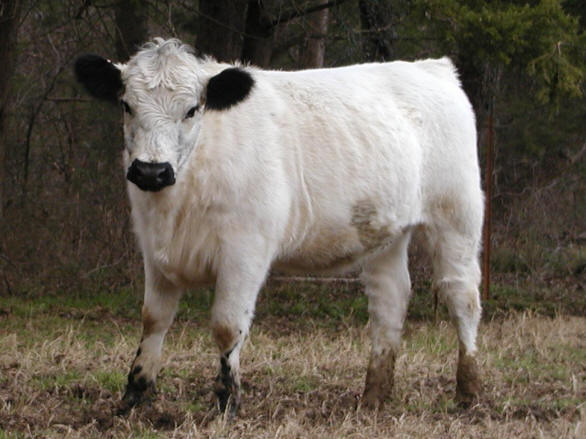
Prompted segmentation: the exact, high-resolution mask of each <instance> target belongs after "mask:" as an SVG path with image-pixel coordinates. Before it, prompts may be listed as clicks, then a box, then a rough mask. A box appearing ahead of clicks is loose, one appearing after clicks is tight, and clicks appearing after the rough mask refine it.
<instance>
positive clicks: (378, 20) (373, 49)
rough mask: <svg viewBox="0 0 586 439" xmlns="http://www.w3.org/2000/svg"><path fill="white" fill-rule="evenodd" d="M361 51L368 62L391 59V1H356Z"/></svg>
mask: <svg viewBox="0 0 586 439" xmlns="http://www.w3.org/2000/svg"><path fill="white" fill-rule="evenodd" d="M358 7H359V9H360V26H361V28H362V29H361V30H362V50H363V52H364V55H365V57H366V59H367V60H369V61H389V60H391V59H392V58H393V46H392V27H391V26H392V22H391V7H392V5H391V0H358Z"/></svg>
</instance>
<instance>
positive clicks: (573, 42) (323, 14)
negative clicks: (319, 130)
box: [0, 0, 586, 313]
mask: <svg viewBox="0 0 586 439" xmlns="http://www.w3.org/2000/svg"><path fill="white" fill-rule="evenodd" d="M585 21H586V2H584V1H583V0H565V1H564V0H500V1H491V2H485V1H480V0H337V1H335V0H330V1H328V0H313V1H302V0H233V1H225V0H200V1H189V0H148V1H138V0H62V1H50V0H2V3H1V6H0V66H1V68H0V186H1V187H0V296H1V295H27V294H29V295H35V294H81V293H82V292H84V293H87V292H89V293H91V292H92V291H97V290H103V289H110V290H112V291H117V290H120V289H126V288H131V289H137V290H138V289H140V288H139V286H140V283H141V280H140V279H141V276H142V269H141V259H140V255H139V254H138V251H137V246H136V243H135V240H134V237H133V236H132V233H131V225H130V223H129V206H128V202H127V199H126V193H125V179H124V170H123V169H122V166H121V159H120V157H121V150H122V147H123V143H122V135H121V110H120V109H118V108H114V107H112V106H109V105H108V104H102V103H98V102H96V101H94V100H91V99H90V98H89V97H88V96H87V95H86V94H85V93H84V92H83V91H82V89H81V87H80V86H79V85H78V84H77V83H76V82H75V80H74V78H73V74H72V62H73V60H74V59H75V58H76V57H77V56H78V55H81V54H83V53H88V52H90V53H96V54H100V55H103V56H106V57H109V58H111V59H113V60H116V61H125V60H127V59H128V58H129V56H130V55H131V54H132V53H133V52H134V51H135V50H136V48H137V47H139V46H140V45H141V44H142V43H144V42H146V41H147V40H149V39H151V38H152V37H154V36H163V37H178V38H180V39H182V40H183V41H184V42H187V43H189V44H191V45H193V46H194V47H195V48H196V49H197V51H199V53H201V54H208V55H213V56H214V57H216V58H217V59H219V60H223V61H233V60H240V61H243V62H247V63H248V62H250V63H252V64H255V65H258V66H261V67H264V68H272V69H284V70H294V69H300V68H313V67H319V66H339V65H346V64H352V63H359V62H367V61H385V60H387V61H388V60H394V59H405V60H414V59H419V58H426V57H437V56H444V55H447V56H450V57H451V58H452V59H453V60H454V62H455V63H456V65H457V66H458V69H459V71H460V73H461V79H462V82H463V84H464V87H465V89H466V91H467V93H468V95H469V97H470V99H471V100H472V102H473V105H474V107H475V110H476V114H477V125H478V129H479V133H480V138H479V155H480V157H481V163H482V166H483V167H486V165H487V163H486V159H485V151H486V144H487V121H488V120H489V119H490V118H492V127H493V131H492V134H493V139H494V159H493V161H494V163H493V165H494V167H493V169H492V171H491V172H490V173H489V175H490V177H489V178H490V179H491V180H492V182H493V185H494V187H493V192H492V195H491V201H492V210H493V212H492V214H493V219H492V229H493V234H492V244H493V245H492V248H493V251H492V254H491V271H492V273H493V279H494V282H493V285H492V296H493V299H494V300H501V301H505V302H506V303H508V304H510V306H522V300H521V299H520V298H523V297H529V296H530V297H532V298H534V299H543V300H546V301H548V302H549V303H553V304H555V303H562V302H563V303H566V304H568V303H569V304H570V305H568V306H569V309H568V310H569V311H571V312H578V313H580V312H585V311H586V306H585V302H586V300H585V299H584V290H583V285H584V284H585V282H584V280H585V267H586V254H585V253H586V250H585V248H586V246H585V244H586V228H585V224H586V222H585V220H584V218H585V213H586V212H585V210H586V209H585V206H586V202H585V193H586V191H585V189H586V184H585V178H584V176H585V175H586V160H585V152H586V136H585V133H586V129H585V124H586V106H585V105H584V104H585V98H584V73H585V72H586V63H585V61H586V56H585V55H586V53H585V51H586V49H585V48H586V37H585V33H584V23H585ZM486 178H487V177H486V176H485V179H486ZM485 183H486V181H485ZM414 265H415V266H417V267H420V266H423V267H425V261H424V260H422V259H421V257H420V256H419V255H418V254H417V252H415V256H414ZM425 270H426V268H418V270H416V271H417V272H418V273H420V272H423V273H424V274H425ZM416 278H417V276H416ZM421 278H422V279H423V278H424V277H423V276H422V277H421ZM417 282H418V281H417V279H416V286H417ZM421 282H423V283H422V284H421V285H420V287H422V288H424V289H425V288H426V286H428V285H427V284H425V281H421Z"/></svg>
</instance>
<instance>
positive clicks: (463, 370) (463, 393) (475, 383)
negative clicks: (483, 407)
mask: <svg viewBox="0 0 586 439" xmlns="http://www.w3.org/2000/svg"><path fill="white" fill-rule="evenodd" d="M456 382H457V384H456V402H457V403H458V405H460V406H463V407H469V406H471V405H472V404H474V403H475V402H476V401H478V396H479V395H480V393H481V392H482V384H481V381H480V374H479V372H478V366H477V365H476V359H475V358H474V357H472V356H470V355H462V353H460V356H459V358H458V373H457V376H456Z"/></svg>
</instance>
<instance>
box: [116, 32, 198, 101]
mask: <svg viewBox="0 0 586 439" xmlns="http://www.w3.org/2000/svg"><path fill="white" fill-rule="evenodd" d="M202 64H203V63H202V60H200V59H198V58H196V56H195V51H194V49H193V48H192V47H191V46H189V45H187V44H184V43H182V42H181V41H179V40H177V39H174V38H172V39H169V40H165V39H163V38H155V39H153V41H150V42H148V43H146V44H144V45H143V46H142V47H141V48H140V50H139V51H138V52H137V53H136V54H135V55H134V56H133V57H132V58H130V60H129V61H128V63H127V64H119V65H117V67H118V68H120V70H121V72H122V80H123V82H124V83H125V84H127V85H130V86H138V87H139V88H146V89H147V90H152V89H154V88H157V87H164V88H166V89H168V90H177V89H178V88H182V87H185V86H186V85H188V84H189V85H191V86H193V85H200V86H201V87H202V88H203V86H204V84H203V77H202V75H198V74H197V73H198V71H199V70H200V68H201V67H202ZM194 80H195V81H196V84H194Z"/></svg>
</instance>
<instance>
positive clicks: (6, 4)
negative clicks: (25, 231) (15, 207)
mask: <svg viewBox="0 0 586 439" xmlns="http://www.w3.org/2000/svg"><path fill="white" fill-rule="evenodd" d="M18 11H19V1H18V0H3V1H2V4H0V66H2V67H1V68H0V218H3V216H4V181H5V172H6V143H7V137H6V113H7V110H8V101H9V96H10V79H11V77H12V74H13V72H14V64H15V58H16V33H17V30H18V23H17V22H18Z"/></svg>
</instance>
